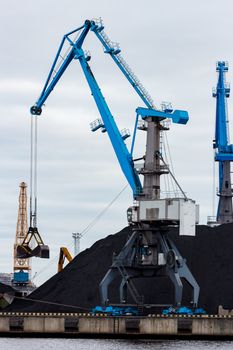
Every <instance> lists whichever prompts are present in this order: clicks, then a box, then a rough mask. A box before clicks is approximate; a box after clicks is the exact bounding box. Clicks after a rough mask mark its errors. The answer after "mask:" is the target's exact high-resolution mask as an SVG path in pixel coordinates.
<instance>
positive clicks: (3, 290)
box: [0, 282, 15, 294]
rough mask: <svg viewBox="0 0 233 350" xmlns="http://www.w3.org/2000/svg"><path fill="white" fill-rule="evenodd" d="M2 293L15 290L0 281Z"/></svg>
mask: <svg viewBox="0 0 233 350" xmlns="http://www.w3.org/2000/svg"><path fill="white" fill-rule="evenodd" d="M4 293H15V290H14V289H13V288H12V287H11V286H9V285H7V284H4V283H1V282H0V294H4Z"/></svg>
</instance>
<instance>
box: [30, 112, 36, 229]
mask: <svg viewBox="0 0 233 350" xmlns="http://www.w3.org/2000/svg"><path fill="white" fill-rule="evenodd" d="M36 226H37V116H34V115H31V145H30V227H34V228H35V227H36Z"/></svg>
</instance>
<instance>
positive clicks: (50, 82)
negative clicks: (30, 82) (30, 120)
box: [31, 20, 91, 114]
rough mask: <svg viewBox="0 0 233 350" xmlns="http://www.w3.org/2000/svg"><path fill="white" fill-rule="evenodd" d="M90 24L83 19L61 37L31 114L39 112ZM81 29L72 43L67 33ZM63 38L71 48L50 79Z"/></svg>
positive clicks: (72, 57)
mask: <svg viewBox="0 0 233 350" xmlns="http://www.w3.org/2000/svg"><path fill="white" fill-rule="evenodd" d="M90 26H91V23H90V21H88V20H87V21H85V24H84V25H83V26H82V27H80V28H78V29H76V30H73V31H72V32H70V33H68V34H66V35H65V36H64V37H63V39H62V42H61V44H60V46H59V49H58V52H57V54H56V57H55V60H54V62H53V64H52V67H51V69H50V72H49V75H48V78H47V80H46V83H45V85H44V87H43V90H42V92H41V95H40V97H39V99H38V100H37V102H36V104H35V105H34V106H33V107H32V108H31V113H32V114H41V107H42V106H43V104H44V103H45V101H46V100H47V98H48V97H49V95H50V93H51V92H52V91H53V89H54V87H55V86H56V84H57V83H58V81H59V80H60V78H61V77H62V75H63V73H64V72H65V70H66V68H67V67H68V66H69V64H70V62H71V61H72V60H73V59H74V57H75V55H76V51H75V50H76V49H78V48H80V47H81V46H82V44H83V41H84V39H85V37H86V35H87V33H88V31H89V30H90ZM81 29H83V30H82V32H81V34H80V35H79V38H78V39H77V40H76V41H75V43H74V42H73V41H72V40H70V38H69V35H70V34H73V33H75V32H77V31H80V30H81ZM65 39H67V40H68V41H69V43H70V44H71V47H72V48H71V50H70V52H69V53H68V54H67V56H66V57H65V58H64V61H63V63H62V65H61V66H60V68H59V69H58V71H57V72H56V74H55V75H54V77H53V78H52V80H51V77H52V74H53V73H54V68H55V66H56V64H57V61H58V59H59V57H60V53H61V50H62V48H63V45H64V42H65Z"/></svg>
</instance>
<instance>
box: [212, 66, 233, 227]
mask: <svg viewBox="0 0 233 350" xmlns="http://www.w3.org/2000/svg"><path fill="white" fill-rule="evenodd" d="M216 71H217V72H218V82H217V87H216V89H214V91H213V97H215V98H216V124H215V139H214V142H213V148H214V149H215V151H216V152H215V161H216V162H218V164H219V186H218V196H219V202H218V209H217V217H216V221H217V223H218V224H226V223H229V222H233V209H232V196H233V193H232V186H231V162H232V161H233V145H232V144H230V143H229V141H230V140H229V130H228V116H227V98H228V97H229V96H230V86H229V84H228V83H226V81H225V73H226V72H227V71H228V64H227V62H224V61H218V62H217V67H216Z"/></svg>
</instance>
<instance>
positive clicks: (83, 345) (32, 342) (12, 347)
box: [0, 338, 233, 350]
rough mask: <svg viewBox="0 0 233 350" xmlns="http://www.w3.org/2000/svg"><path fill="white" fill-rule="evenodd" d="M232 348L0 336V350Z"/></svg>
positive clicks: (227, 348) (226, 348)
mask: <svg viewBox="0 0 233 350" xmlns="http://www.w3.org/2000/svg"><path fill="white" fill-rule="evenodd" d="M22 349H29V350H30V349H33V350H50V349H51V350H53V349H56V350H64V349H65V350H73V349H75V350H139V349H140V350H192V349H193V350H194V349H195V350H213V349H221V350H232V349H233V343H232V342H231V341H200V340H198V341H187V340H141V339H140V340H132V339H131V340H122V339H120V340H119V339H117V340H116V339H114V340H112V339H42V338H37V339H34V338H30V339H29V338H28V339H27V338H26V339H25V338H0V350H22Z"/></svg>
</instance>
